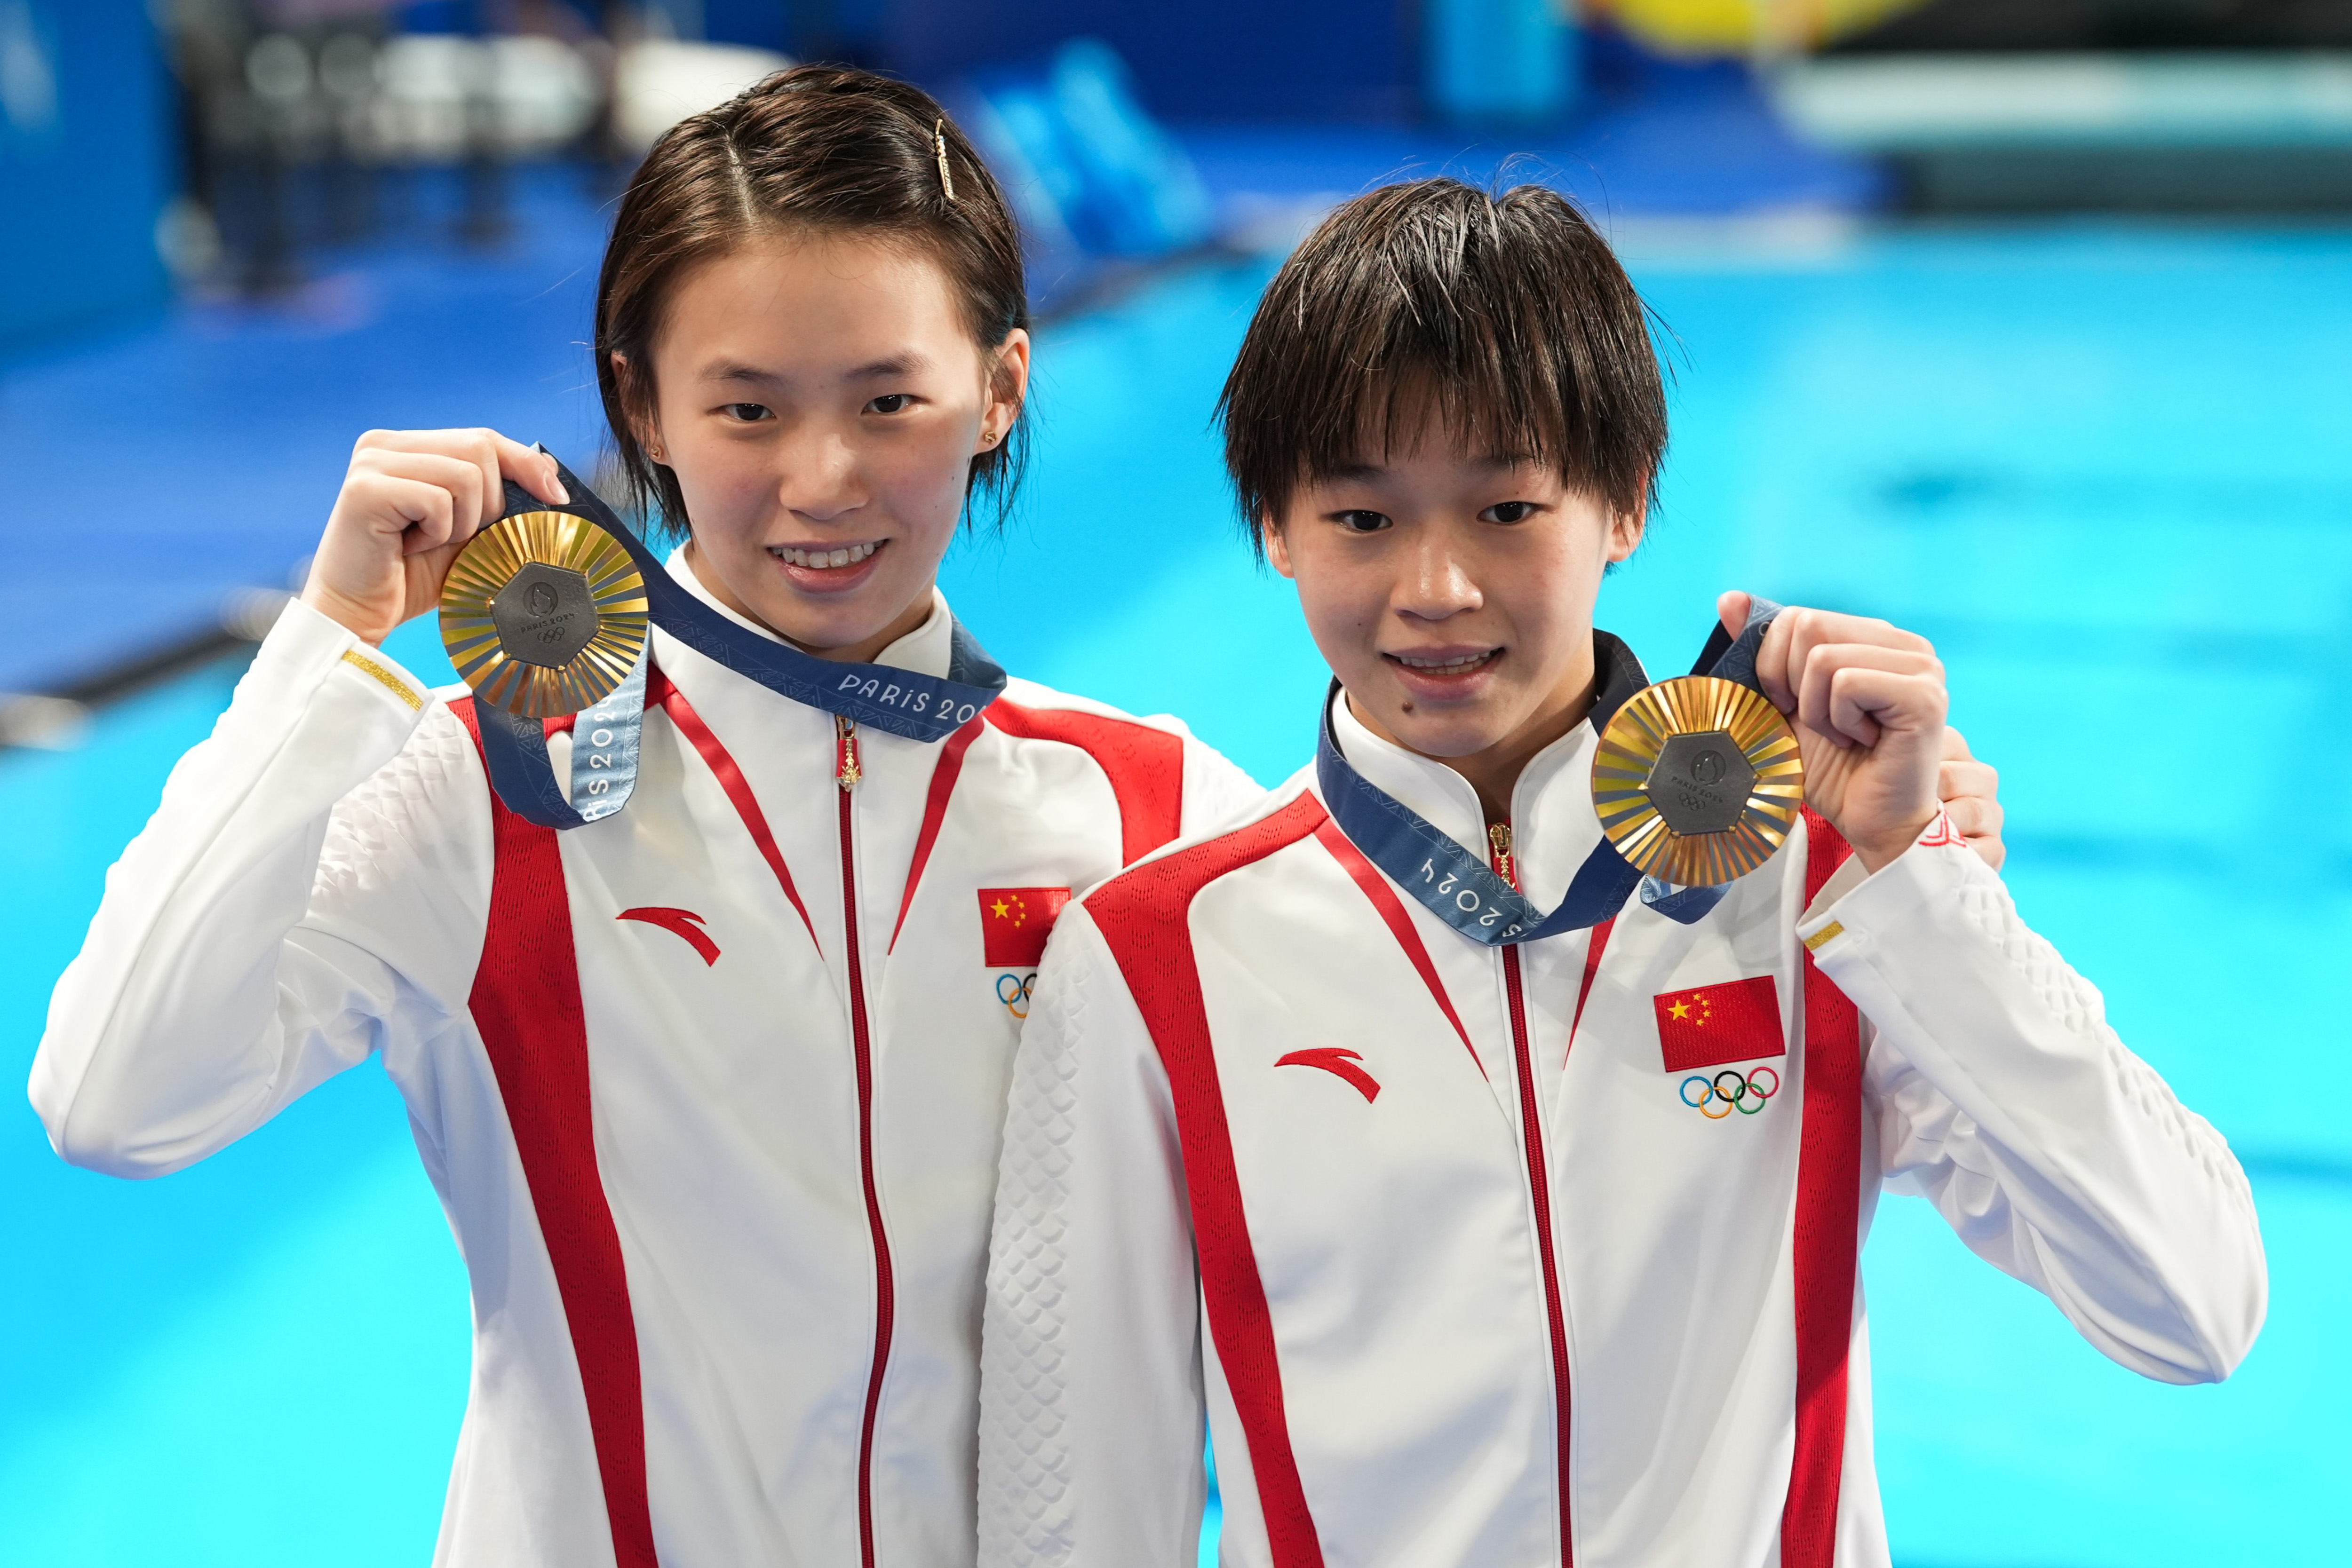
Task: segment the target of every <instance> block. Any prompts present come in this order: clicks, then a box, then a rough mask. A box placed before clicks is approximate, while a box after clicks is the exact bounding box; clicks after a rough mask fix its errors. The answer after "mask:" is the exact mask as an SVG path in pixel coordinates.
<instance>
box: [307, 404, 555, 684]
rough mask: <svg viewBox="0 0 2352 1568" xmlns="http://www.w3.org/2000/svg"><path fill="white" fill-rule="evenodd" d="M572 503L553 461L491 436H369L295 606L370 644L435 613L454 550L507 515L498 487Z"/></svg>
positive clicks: (411, 433)
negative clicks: (300, 603)
mask: <svg viewBox="0 0 2352 1568" xmlns="http://www.w3.org/2000/svg"><path fill="white" fill-rule="evenodd" d="M508 479H512V480H514V481H515V482H516V483H517V484H519V485H520V486H522V487H523V488H524V489H526V490H529V491H530V493H531V494H532V495H534V496H536V497H539V498H540V499H541V500H542V501H548V502H552V503H555V504H557V505H562V504H563V503H565V502H568V501H569V500H570V499H571V497H569V496H567V495H565V494H564V490H563V484H562V480H560V479H558V478H557V477H556V472H555V459H554V458H552V457H551V456H549V455H547V454H545V453H543V452H534V451H532V450H531V449H530V447H528V446H525V445H523V444H521V443H520V442H519V441H509V439H507V437H505V436H503V435H500V434H499V433H498V432H497V431H495V430H371V431H369V432H368V433H367V434H365V435H362V436H361V437H360V439H359V444H358V445H356V446H355V447H353V448H352V466H351V470H350V472H348V473H346V474H345V475H344V476H343V487H342V490H341V492H340V493H339V494H338V495H337V496H336V497H335V509H334V510H333V511H332V512H331V513H330V514H328V517H327V531H326V533H325V534H324V535H323V536H322V537H321V538H320V540H319V553H318V554H317V555H315V556H313V557H312V558H311V560H310V581H309V582H307V583H306V584H304V586H303V589H302V601H303V602H304V603H305V604H308V605H310V607H311V608H312V609H314V610H317V611H319V612H320V613H321V614H324V615H328V616H331V617H332V618H333V619H335V620H336V621H339V622H341V623H342V624H343V625H345V626H347V627H349V628H350V629H351V630H352V632H356V633H357V634H358V635H359V636H361V637H362V638H363V639H365V640H366V641H367V642H369V643H381V642H383V640H384V639H385V638H386V637H388V636H390V635H391V634H392V630H393V628H394V627H395V626H397V625H399V624H400V623H401V622H404V621H406V620H408V619H409V618H410V617H411V616H415V615H421V614H423V613H424V612H425V611H427V610H430V609H431V608H433V606H434V604H435V603H436V601H438V600H439V599H440V597H441V580H442V579H443V578H444V577H446V576H447V575H448V572H449V563H450V562H451V561H453V560H455V559H457V551H458V550H459V549H462V548H464V546H465V543H466V541H467V539H470V538H473V537H474V534H475V533H476V531H477V530H478V529H479V528H482V527H483V525H485V524H487V523H489V522H492V521H494V520H495V519H496V518H497V517H498V516H499V513H500V512H503V511H504V510H506V499H505V492H504V485H503V482H504V481H505V480H508Z"/></svg>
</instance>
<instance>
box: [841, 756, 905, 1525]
mask: <svg viewBox="0 0 2352 1568" xmlns="http://www.w3.org/2000/svg"><path fill="white" fill-rule="evenodd" d="M833 722H834V734H835V767H834V775H833V777H834V782H835V783H836V784H838V785H840V786H841V923H842V933H843V936H844V939H845V945H846V950H847V952H848V955H849V1034H850V1040H851V1042H852V1044H853V1047H854V1048H855V1051H856V1059H857V1166H858V1174H859V1176H860V1177H861V1178H862V1179H863V1180H864V1182H865V1184H866V1228H867V1229H868V1230H869V1231H870V1232H871V1233H872V1235H873V1238H874V1365H873V1370H872V1371H871V1372H869V1373H868V1374H867V1375H866V1417H865V1421H864V1423H863V1424H862V1425H861V1426H860V1427H859V1428H858V1435H857V1555H858V1562H859V1563H860V1564H861V1565H862V1568H874V1426H875V1419H876V1417H877V1415H879V1413H880V1411H881V1407H882V1375H883V1374H884V1373H885V1372H886V1371H887V1370H888V1368H889V1364H890V1328H891V1322H892V1319H893V1317H894V1316H895V1313H896V1308H897V1303H896V1301H894V1299H893V1296H892V1281H891V1272H890V1238H889V1236H888V1235H887V1233H885V1232H884V1230H883V1228H882V1198H881V1194H880V1192H879V1190H878V1189H877V1187H876V1186H875V1184H874V1041H873V1035H872V1031H871V1030H869V1029H868V1027H867V1024H866V975H865V969H864V966H863V962H862V959H861V956H860V952H859V946H858V940H857V925H858V921H857V860H856V854H855V852H854V850H855V844H854V841H853V840H852V838H851V834H850V806H851V802H852V800H853V799H854V797H855V794H856V788H857V782H858V780H859V779H862V778H863V777H864V776H865V775H864V774H863V773H862V772H861V771H860V770H859V768H858V766H857V726H856V724H855V723H853V722H852V721H850V720H849V719H846V718H843V717H841V716H838V715H836V716H835V718H834V721H833Z"/></svg>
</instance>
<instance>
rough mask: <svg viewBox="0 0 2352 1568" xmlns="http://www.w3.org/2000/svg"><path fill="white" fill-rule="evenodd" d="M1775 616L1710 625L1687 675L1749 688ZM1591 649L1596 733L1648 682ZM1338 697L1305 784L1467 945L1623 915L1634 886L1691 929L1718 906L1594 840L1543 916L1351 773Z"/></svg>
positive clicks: (1351, 836)
mask: <svg viewBox="0 0 2352 1568" xmlns="http://www.w3.org/2000/svg"><path fill="white" fill-rule="evenodd" d="M1778 614H1780V606H1779V605H1777V604H1775V603H1773V602H1772V601H1769V600H1766V599H1759V600H1757V601H1755V602H1754V604H1753V606H1752V607H1751V608H1750V609H1749V611H1748V624H1747V625H1746V626H1744V627H1743V628H1741V630H1740V634H1739V635H1738V637H1737V638H1734V637H1732V636H1731V634H1730V633H1729V632H1726V631H1725V630H1724V629H1723V628H1722V627H1721V626H1720V625H1718V626H1717V627H1716V629H1715V635H1714V636H1713V637H1712V638H1710V639H1709V640H1708V643H1707V645H1706V651H1705V652H1704V653H1701V654H1700V655H1699V661H1698V664H1697V667H1696V668H1695V669H1693V670H1692V671H1691V674H1695V675H1718V676H1721V677H1722V678H1724V679H1726V680H1737V681H1738V682H1739V683H1740V684H1741V685H1746V686H1748V687H1751V688H1752V687H1754V686H1755V685H1756V650H1757V649H1758V647H1759V646H1760V645H1761V644H1762V643H1763V641H1764V630H1765V628H1766V627H1767V626H1769V625H1770V624H1771V622H1772V618H1773V617H1774V616H1776V615H1778ZM1592 647H1593V660H1594V663H1595V664H1597V665H1598V666H1599V668H1600V672H1601V689H1600V690H1599V691H1598V692H1597V693H1595V694H1594V695H1593V699H1592V711H1591V723H1592V728H1593V733H1594V734H1596V735H1597V734H1599V733H1600V732H1601V730H1602V729H1604V728H1606V727H1608V724H1609V720H1610V718H1611V716H1613V715H1614V714H1615V713H1616V712H1617V710H1618V709H1619V708H1620V707H1622V706H1624V704H1625V702H1626V701H1627V699H1629V698H1631V697H1632V696H1633V694H1634V693H1636V692H1638V691H1640V690H1641V689H1642V688H1643V686H1645V685H1649V676H1648V675H1647V674H1644V673H1643V669H1642V664H1641V661H1640V660H1638V659H1636V658H1635V657H1633V650H1631V649H1629V648H1627V647H1626V646H1625V644H1624V643H1621V642H1619V641H1618V640H1617V639H1616V638H1614V637H1612V636H1611V635H1610V634H1609V633H1608V632H1600V631H1596V632H1593V633H1592ZM1341 695H1342V694H1341V692H1340V689H1339V682H1337V681H1334V682H1332V683H1331V689H1330V691H1329V693H1328V694H1327V695H1326V696H1325V697H1324V700H1323V724H1322V727H1321V733H1320V734H1319V736H1318V739H1317V745H1316V748H1315V779H1316V782H1317V783H1318V785H1320V786H1321V787H1322V791H1323V803H1324V805H1325V806H1327V807H1328V809H1329V810H1330V812H1331V817H1332V820H1333V821H1336V822H1338V823H1339V831H1341V832H1343V833H1345V834H1347V835H1348V840H1349V842H1350V843H1353V844H1354V845H1355V846H1356V847H1357V848H1358V849H1360V850H1361V851H1362V852H1364V856H1365V858H1366V859H1368V860H1370V862H1372V863H1373V864H1374V865H1376V866H1379V867H1380V868H1381V871H1383V872H1385V873H1388V877H1389V880H1390V881H1391V882H1393V883H1396V884H1397V885H1398V886H1399V887H1402V888H1403V889H1404V890H1405V891H1406V892H1407V893H1410V894H1412V895H1413V897H1415V898H1417V899H1419V900H1420V901H1421V904H1422V906H1423V908H1425V909H1427V910H1428V911H1429V912H1430V913H1431V914H1432V915H1436V916H1437V917H1438V918H1439V919H1440V920H1443V921H1444V922H1445V923H1446V924H1447V925H1451V926H1452V927H1454V930H1456V931H1459V932H1460V933H1462V935H1464V936H1467V937H1469V938H1470V939H1471V940H1472V941H1474V942H1478V943H1483V944H1485V945H1486V946H1490V947H1492V946H1504V945H1507V944H1510V943H1517V942H1537V941H1541V940H1542V939H1543V938H1544V937H1547V936H1559V935H1560V934H1561V933H1563V932H1568V931H1580V930H1583V929H1584V928H1586V927H1587V926H1592V925H1600V924H1601V922H1602V921H1604V920H1608V919H1612V918H1613V917H1614V916H1615V915H1616V914H1617V912H1618V911H1619V910H1621V909H1622V908H1624V906H1625V901H1626V900H1627V899H1628V898H1630V897H1632V896H1633V892H1634V890H1635V889H1636V888H1637V887H1638V888H1639V889H1640V890H1641V894H1642V902H1643V904H1644V905H1645V906H1647V907H1648V908H1651V909H1654V910H1655V911H1656V912H1657V913H1659V914H1660V915H1664V916H1665V917H1666V918H1667V919H1669V920H1674V921H1677V922H1679V923H1681V924H1682V925H1696V924H1697V923H1698V922H1699V921H1700V920H1701V919H1703V918H1704V917H1705V916H1706V913H1707V911H1709V910H1711V909H1713V908H1714V907H1715V906H1716V904H1717V903H1719V902H1721V900H1722V898H1723V895H1724V893H1725V891H1726V890H1725V889H1724V888H1720V887H1676V886H1675V885H1674V884H1673V883H1665V882H1661V881H1659V880H1658V879H1657V878H1655V877H1645V876H1643V874H1642V873H1641V872H1640V870H1639V869H1637V868H1636V867H1635V866H1634V865H1633V862H1630V861H1628V860H1626V859H1625V857H1624V856H1622V855H1621V854H1619V853H1618V852H1617V846H1616V845H1614V844H1612V843H1611V842H1610V841H1609V840H1608V839H1607V838H1606V837H1605V836H1604V837H1603V838H1602V839H1601V841H1600V842H1599V843H1597V844H1595V845H1593V846H1592V852H1591V854H1589V855H1587V856H1586V857H1585V860H1584V863H1583V864H1582V865H1580V866H1579V867H1577V869H1576V874H1575V875H1574V876H1573V877H1570V879H1569V883H1568V892H1567V893H1566V894H1565V895H1563V896H1562V897H1561V899H1560V901H1559V905H1558V906H1557V907H1556V908H1554V909H1553V910H1552V911H1551V912H1550V913H1549V914H1545V913H1544V912H1543V911H1541V910H1539V909H1538V908H1537V907H1536V906H1535V905H1534V904H1530V903H1528V900H1527V898H1526V896H1525V895H1523V894H1521V893H1520V892H1519V890H1518V889H1517V888H1515V887H1513V886H1512V885H1511V884H1510V883H1507V882H1505V881H1504V880H1503V879H1502V878H1501V877H1499V876H1497V875H1496V874H1495V873H1494V871H1493V870H1492V869H1491V868H1490V867H1488V865H1487V864H1486V862H1485V861H1484V860H1482V859H1480V858H1479V857H1478V856H1477V855H1475V854H1473V853H1472V852H1470V851H1468V850H1466V849H1465V848H1463V847H1462V845H1461V843H1460V842H1459V841H1456V840H1455V839H1454V836H1453V835H1452V834H1451V833H1447V832H1444V831H1440V830H1439V829H1438V828H1437V827H1436V826H1435V825H1434V824H1433V823H1432V822H1430V821H1429V820H1428V819H1427V818H1425V817H1423V816H1422V814H1421V813H1420V812H1418V811H1416V810H1413V809H1412V807H1410V806H1408V805H1406V804H1405V803H1404V802H1403V801H1402V800H1398V799H1397V798H1396V797H1395V796H1393V795H1391V794H1390V793H1389V792H1388V791H1386V790H1385V789H1381V788H1380V786H1378V785H1376V784H1374V783H1373V782H1372V781H1371V780H1370V779H1367V778H1365V777H1364V776H1363V775H1362V774H1361V773H1360V772H1358V771H1357V770H1356V768H1355V767H1354V765H1353V764H1351V763H1349V760H1348V759H1347V758H1346V757H1345V756H1343V755H1342V754H1341V752H1340V750H1339V735H1338V732H1337V731H1336V730H1335V729H1334V728H1333V727H1332V720H1331V710H1332V705H1333V704H1334V703H1337V702H1339V700H1340V699H1341Z"/></svg>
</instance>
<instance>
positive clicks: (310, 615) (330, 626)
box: [252, 599, 432, 727]
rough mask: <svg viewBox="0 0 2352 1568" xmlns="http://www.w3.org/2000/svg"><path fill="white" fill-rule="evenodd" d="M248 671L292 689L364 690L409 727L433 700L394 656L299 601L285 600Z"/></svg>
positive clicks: (364, 692) (266, 680)
mask: <svg viewBox="0 0 2352 1568" xmlns="http://www.w3.org/2000/svg"><path fill="white" fill-rule="evenodd" d="M252 673H253V674H254V675H257V676H259V677H261V678H262V682H263V684H267V685H277V684H278V682H279V681H283V682H285V683H286V684H287V685H289V686H291V687H293V688H295V689H299V688H300V687H303V686H313V685H315V686H328V685H332V686H334V687H336V688H337V690H338V691H339V692H341V691H349V692H353V693H361V694H364V695H366V696H368V698H369V699H370V700H372V701H374V702H376V703H380V704H388V705H390V706H391V708H392V709H393V711H394V712H395V713H396V714H397V715H400V716H404V717H405V718H406V719H407V720H408V721H409V723H410V725H411V727H413V726H414V723H415V719H416V718H417V717H418V716H420V715H422V714H423V713H424V712H425V706H426V705H427V704H428V703H429V702H430V701H431V700H432V688H430V687H429V686H427V685H425V683H424V682H423V681H420V680H418V679H417V678H416V677H415V675H413V674H409V673H408V671H407V670H405V669H404V668H403V667H402V666H401V664H400V662H399V661H398V660H397V659H394V657H393V656H392V655H391V654H389V653H385V652H384V651H383V649H381V648H372V647H370V646H368V644H367V643H363V642H362V641H361V640H360V639H359V637H358V636H356V635H355V634H354V633H353V632H352V631H351V630H350V629H349V628H348V627H346V626H344V625H343V624H342V622H339V621H337V620H335V619H334V618H333V617H332V616H330V615H326V614H322V613H320V612H319V611H317V610H314V609H312V608H311V607H310V606H309V605H308V604H305V603H303V602H302V601H300V600H299V599H296V600H292V601H289V602H288V604H287V606H286V608H285V610H284V611H283V612H281V613H280V614H279V615H278V623H277V624H276V625H275V626H272V627H271V628H270V629H269V635H268V636H267V637H265V638H264V639H262V643H261V649H260V652H259V653H257V654H255V656H254V661H253V672H252ZM273 677H274V678H273Z"/></svg>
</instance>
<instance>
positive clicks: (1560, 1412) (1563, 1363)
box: [1486, 822, 1576, 1568]
mask: <svg viewBox="0 0 2352 1568" xmlns="http://www.w3.org/2000/svg"><path fill="white" fill-rule="evenodd" d="M1486 841H1487V844H1488V845H1489V847H1490V848H1491V849H1492V850H1493V852H1494V866H1495V874H1496V876H1499V877H1501V878H1502V879H1503V880H1504V881H1505V882H1507V883H1510V884H1511V885H1512V886H1513V887H1517V886H1518V884H1519V879H1518V876H1517V872H1516V868H1515V867H1514V866H1513V865H1512V863H1511V824H1510V823H1508V822H1492V823H1489V824H1488V825H1487V828H1486ZM1503 990H1504V994H1505V995H1506V996H1507V998H1509V1001H1510V1010H1511V1057H1512V1061H1513V1064H1514V1069H1515V1071H1516V1072H1517V1076H1518V1081H1519V1141H1520V1144H1521V1145H1522V1147H1523V1148H1524V1150H1525V1153H1526V1156H1527V1166H1528V1201H1529V1203H1530V1205H1531V1206H1532V1207H1533V1208H1534V1210H1535V1217H1536V1244H1537V1245H1538V1247H1539V1248H1540V1249H1542V1254H1543V1256H1542V1263H1543V1289H1544V1316H1545V1318H1546V1320H1547V1322H1548V1325H1549V1328H1550V1330H1551V1375H1552V1400H1553V1406H1554V1412H1555V1419H1556V1421H1557V1422H1558V1425H1559V1438H1558V1448H1559V1483H1558V1484H1559V1560H1560V1563H1561V1568H1570V1565H1571V1564H1573V1563H1575V1561H1576V1547H1575V1544H1574V1538H1573V1537H1572V1536H1571V1535H1570V1508H1569V1490H1568V1479H1569V1465H1568V1438H1569V1430H1570V1428H1569V1385H1568V1324H1567V1321H1566V1319H1565V1318H1564V1317H1563V1316H1562V1315H1561V1312H1560V1305H1559V1261H1558V1260H1557V1259H1556V1258H1555V1256H1554V1254H1553V1252H1552V1246H1551V1175H1550V1171H1549V1168H1548V1167H1547V1166H1546V1165H1545V1163H1544V1143H1543V1109H1542V1104H1543V1100H1542V1096H1541V1095H1539V1094H1538V1092H1536V1066H1535V1053H1534V1052H1533V1051H1530V1050H1529V1049H1528V1004H1527V992H1526V988H1525V987H1524V986H1523V984H1522V983H1521V980H1520V977H1519V950H1518V948H1517V946H1505V947H1504V948H1503Z"/></svg>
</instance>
